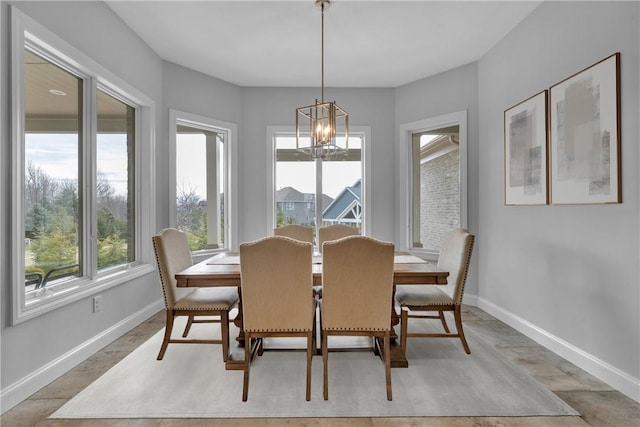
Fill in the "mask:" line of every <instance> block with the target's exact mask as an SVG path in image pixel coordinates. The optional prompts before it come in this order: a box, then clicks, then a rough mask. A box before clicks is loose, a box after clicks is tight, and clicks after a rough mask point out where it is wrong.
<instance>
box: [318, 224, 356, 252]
mask: <svg viewBox="0 0 640 427" xmlns="http://www.w3.org/2000/svg"><path fill="white" fill-rule="evenodd" d="M358 234H360V230H358V229H357V228H355V227H350V226H348V225H344V224H334V225H328V226H326V227H320V228H319V229H318V251H319V252H322V244H323V243H324V242H327V241H329V240H337V239H341V238H343V237H347V236H357V235H358Z"/></svg>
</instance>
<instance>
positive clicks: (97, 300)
mask: <svg viewBox="0 0 640 427" xmlns="http://www.w3.org/2000/svg"><path fill="white" fill-rule="evenodd" d="M101 309H102V295H96V296H95V297H93V312H94V313H97V312H99V311H100V310H101Z"/></svg>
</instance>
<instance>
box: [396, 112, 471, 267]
mask: <svg viewBox="0 0 640 427" xmlns="http://www.w3.org/2000/svg"><path fill="white" fill-rule="evenodd" d="M454 125H457V126H459V129H460V227H463V228H467V221H468V220H467V218H468V216H467V110H462V111H458V112H454V113H449V114H444V115H441V116H437V117H432V118H428V119H423V120H418V121H415V122H411V123H404V124H401V125H400V128H399V136H398V142H399V144H398V156H397V160H396V161H397V164H396V170H397V171H398V198H399V200H398V201H399V203H398V206H399V216H398V229H397V242H398V249H399V250H403V251H406V252H410V253H413V254H415V255H418V256H420V257H422V258H425V259H429V260H436V259H438V255H439V251H433V250H428V249H419V248H415V247H413V239H412V229H413V228H412V227H413V222H412V221H413V214H412V212H413V190H412V185H413V183H412V176H413V160H412V158H411V156H412V150H411V144H412V135H413V134H415V133H419V132H425V131H428V130H433V129H439V128H443V127H448V126H454Z"/></svg>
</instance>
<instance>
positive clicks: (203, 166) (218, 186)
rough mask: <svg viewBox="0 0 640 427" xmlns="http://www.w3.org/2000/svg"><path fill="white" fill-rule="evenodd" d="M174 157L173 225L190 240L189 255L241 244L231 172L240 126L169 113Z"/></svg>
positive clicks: (179, 112) (178, 112)
mask: <svg viewBox="0 0 640 427" xmlns="http://www.w3.org/2000/svg"><path fill="white" fill-rule="evenodd" d="M169 114H170V123H171V132H170V135H171V138H170V139H171V141H170V146H171V151H172V152H173V153H174V154H175V169H174V170H173V171H174V173H175V177H174V178H172V179H173V182H174V184H173V185H172V186H173V188H174V189H175V195H174V197H173V200H174V201H175V209H172V218H171V223H172V224H175V226H176V227H177V228H178V229H180V230H182V231H184V232H185V233H186V234H187V238H188V240H189V245H190V247H191V250H192V251H193V252H194V254H196V255H202V256H205V255H207V254H209V253H210V252H211V251H216V250H221V249H232V248H233V245H234V244H237V243H236V242H237V237H236V236H237V234H236V231H235V227H232V226H231V221H230V219H233V218H235V216H234V212H235V210H234V206H235V197H234V194H235V193H232V191H231V190H230V188H231V187H232V185H233V184H234V183H235V179H233V178H232V173H233V172H234V171H235V168H233V167H230V166H232V165H233V163H232V157H231V156H232V153H233V152H234V147H233V145H234V144H233V142H232V138H233V137H234V135H235V134H236V126H235V125H233V124H231V123H225V122H221V121H218V120H213V119H210V118H206V117H201V116H197V115H194V114H190V113H185V112H181V111H177V110H170V113H169Z"/></svg>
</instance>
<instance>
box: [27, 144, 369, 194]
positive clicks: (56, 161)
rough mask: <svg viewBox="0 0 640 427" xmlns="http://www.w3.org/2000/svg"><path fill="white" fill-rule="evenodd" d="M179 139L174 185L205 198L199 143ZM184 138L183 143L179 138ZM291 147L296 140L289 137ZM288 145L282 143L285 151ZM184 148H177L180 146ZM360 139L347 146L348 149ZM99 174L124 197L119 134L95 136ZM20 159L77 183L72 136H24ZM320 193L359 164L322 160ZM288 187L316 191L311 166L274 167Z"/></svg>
mask: <svg viewBox="0 0 640 427" xmlns="http://www.w3.org/2000/svg"><path fill="white" fill-rule="evenodd" d="M190 137H191V136H188V135H181V137H180V138H181V144H178V146H177V147H176V163H177V170H176V183H177V185H178V186H180V185H182V186H184V188H185V189H187V190H194V191H195V192H196V193H197V194H198V195H199V196H200V198H202V199H203V200H204V199H206V179H205V177H206V162H205V151H204V148H205V147H204V144H202V142H201V141H197V140H189V139H188V138H190ZM182 138H185V139H182ZM293 140H294V144H295V138H293ZM287 144H288V143H286V144H285V146H286V145H287ZM181 146H182V147H183V148H184V149H182V150H181V149H180V147H181ZM354 146H359V140H357V141H356V140H355V139H354V141H353V142H352V148H353V147H354ZM97 158H98V171H99V172H101V173H103V174H105V176H106V177H107V179H108V180H109V182H110V183H111V185H112V186H113V187H114V189H115V190H116V193H117V194H120V195H126V194H127V160H126V159H127V148H126V136H125V135H124V134H100V135H98V153H97ZM25 159H26V160H27V161H32V162H33V164H34V165H36V166H38V167H40V168H41V169H42V171H43V172H44V173H46V174H47V175H49V176H51V177H53V178H56V179H72V180H77V179H78V143H77V135H75V134H39V133H38V134H36V133H30V134H27V135H26V144H25ZM322 167H323V193H324V194H326V195H328V196H330V197H332V198H335V197H337V196H338V195H339V194H340V192H341V191H342V190H343V189H344V188H345V187H348V186H351V185H353V184H354V183H355V182H356V181H357V180H358V179H360V178H361V177H362V171H361V162H346V161H337V162H331V161H325V162H323V163H322ZM284 187H293V188H295V189H296V190H298V191H300V192H303V193H314V192H315V172H314V162H313V161H311V160H309V161H304V162H278V164H277V165H276V188H277V189H280V188H284Z"/></svg>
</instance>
